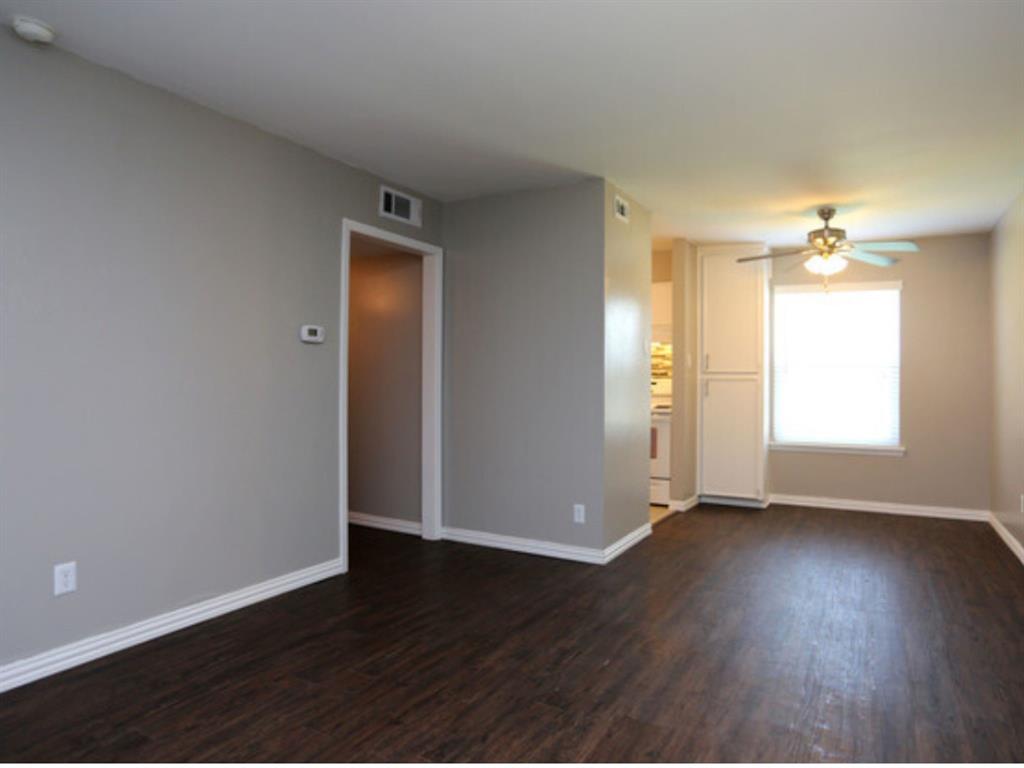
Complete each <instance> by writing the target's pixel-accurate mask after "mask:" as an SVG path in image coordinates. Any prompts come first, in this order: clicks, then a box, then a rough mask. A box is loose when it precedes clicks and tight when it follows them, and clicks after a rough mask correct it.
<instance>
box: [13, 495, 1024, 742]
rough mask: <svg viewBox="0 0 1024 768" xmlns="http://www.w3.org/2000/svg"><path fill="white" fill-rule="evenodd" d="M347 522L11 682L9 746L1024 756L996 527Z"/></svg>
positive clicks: (1019, 687) (1011, 611)
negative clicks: (521, 542) (521, 531)
mask: <svg viewBox="0 0 1024 768" xmlns="http://www.w3.org/2000/svg"><path fill="white" fill-rule="evenodd" d="M351 538H352V550H351V558H352V571H351V573H350V574H349V575H348V576H342V577H338V578H334V579H331V580H328V581H325V582H322V583H320V584H316V585H313V586H311V587H308V588H306V589H303V590H299V591H297V592H293V593H290V594H288V595H283V596H281V597H278V598H275V599H273V600H270V601H267V602H265V603H261V604H259V605H256V606H252V607H250V608H247V609H244V610H242V611H238V612H235V613H233V614H230V615H227V616H224V617H221V618H219V619H216V620H213V621H210V622H207V623H205V624H202V625H199V626H197V627H193V628H190V629H188V630H184V631H182V632H179V633H176V634H174V635H171V636H168V637H166V638H162V639H159V640H155V641H153V642H150V643H147V644H145V645H142V646H139V647H136V648H133V649H130V650H127V651H124V652H122V653H119V654H117V655H115V656H112V657H108V658H106V659H101V660H99V661H96V662H93V663H91V664H89V665H87V666H84V667H80V668H78V669H75V670H71V671H68V672H65V673H63V674H61V675H58V676H56V677H53V678H49V679H47V680H43V681H39V682H37V683H35V684H32V685H30V686H26V687H24V688H21V689H17V690H15V691H11V692H8V693H6V694H3V695H2V696H0V758H2V759H3V760H6V761H15V760H16V761H32V760H50V761H74V760H92V761H119V760H133V761H148V760H161V761H183V760H213V761H238V760H249V761H264V760H275V761H289V760H291V761H313V760H315V761H352V760H365V761H379V760H389V761H406V760H409V761H421V760H435V761H465V760H481V761H491V760H513V761H514V760H543V761H549V760H551V761H567V760H589V761H637V760H653V761H657V760H673V761H703V760H717V761H734V760H744V761H769V760H770V761H812V760H813V761H822V760H857V761H859V760H870V761H906V760H912V761H946V760H953V761H961V760H967V761H979V760H980V761H1006V760H1014V761H1021V760H1024V567H1022V566H1021V564H1020V562H1018V561H1017V560H1016V559H1015V558H1014V557H1013V555H1012V554H1011V553H1010V552H1009V550H1008V549H1007V548H1006V547H1005V546H1004V545H1003V544H1002V542H1000V541H999V539H998V538H997V537H996V534H995V533H994V532H993V531H992V530H991V529H990V528H989V527H988V526H987V525H985V524H982V523H968V522H960V521H946V520H926V519H920V518H910V517H894V516H888V515H872V514H863V513H852V512H840V511H830V510H809V509H797V508H789V507H781V506H775V507H772V508H770V509H768V510H765V511H750V510H739V509H732V508H727V507H699V508H697V509H695V510H691V511H689V512H686V513H682V514H677V515H674V516H672V517H671V518H669V519H667V520H665V521H664V522H662V523H661V524H659V525H658V526H657V527H656V528H655V531H654V535H653V536H652V537H651V538H649V539H647V540H645V541H644V542H642V543H641V544H639V545H638V546H636V547H635V548H633V549H632V550H630V551H629V552H627V553H625V554H624V555H622V556H621V557H620V558H619V559H618V560H616V561H614V562H613V563H611V564H610V565H608V566H605V567H601V566H589V565H582V564H575V563H570V562H564V561H559V560H553V559H546V558H541V557H533V556H529V555H521V554H515V553H510V552H501V551H497V550H489V549H483V548H479V547H473V546H469V545H462V544H453V543H450V542H436V543H426V542H423V541H421V540H419V539H416V538H414V537H411V536H403V535H400V534H392V533H386V532H382V531H374V530H368V529H357V528H353V529H352V537H351Z"/></svg>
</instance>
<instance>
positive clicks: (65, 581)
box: [53, 562, 78, 595]
mask: <svg viewBox="0 0 1024 768" xmlns="http://www.w3.org/2000/svg"><path fill="white" fill-rule="evenodd" d="M76 589H78V563H75V562H70V563H58V564H57V565H55V566H53V594H55V595H63V594H66V593H68V592H74V591H75V590H76Z"/></svg>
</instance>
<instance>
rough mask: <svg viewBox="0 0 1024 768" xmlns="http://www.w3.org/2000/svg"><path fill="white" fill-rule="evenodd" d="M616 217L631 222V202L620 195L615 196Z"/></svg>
mask: <svg viewBox="0 0 1024 768" xmlns="http://www.w3.org/2000/svg"><path fill="white" fill-rule="evenodd" d="M615 218H616V219H618V220H619V221H624V222H626V223H627V224H628V223H629V203H627V202H626V201H625V200H623V199H622V198H621V197H619V196H618V195H616V196H615Z"/></svg>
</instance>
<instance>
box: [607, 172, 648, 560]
mask: <svg viewBox="0 0 1024 768" xmlns="http://www.w3.org/2000/svg"><path fill="white" fill-rule="evenodd" d="M616 194H618V195H620V196H621V197H623V198H625V199H626V200H627V202H629V209H630V216H629V222H624V221H622V220H621V219H617V218H616V217H615V216H614V215H613V206H612V201H613V199H614V196H615V195H616ZM604 211H605V218H604V222H605V229H604V232H605V238H604V239H605V245H604V303H605V307H604V466H605V472H604V546H607V545H609V544H611V543H613V542H615V541H618V540H619V539H621V538H622V537H623V536H625V535H626V534H628V533H630V532H632V531H634V530H636V529H637V528H638V527H640V526H641V525H643V524H644V523H647V522H649V521H650V512H649V509H650V507H649V498H650V476H651V460H650V456H651V454H650V445H651V443H650V440H651V437H650V429H651V355H650V347H649V343H650V340H651V222H650V215H649V214H648V212H647V211H646V210H645V209H644V208H642V207H641V206H640V204H639V203H637V202H636V201H635V200H632V199H631V198H630V197H629V196H628V195H626V194H625V193H624V192H623V191H622V190H620V189H617V188H616V187H614V186H612V185H611V184H607V183H606V184H605V195H604Z"/></svg>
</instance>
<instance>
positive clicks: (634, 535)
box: [601, 523, 654, 565]
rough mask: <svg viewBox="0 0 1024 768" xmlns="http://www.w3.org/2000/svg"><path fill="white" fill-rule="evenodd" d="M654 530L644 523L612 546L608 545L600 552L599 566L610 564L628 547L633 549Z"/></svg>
mask: <svg viewBox="0 0 1024 768" xmlns="http://www.w3.org/2000/svg"><path fill="white" fill-rule="evenodd" d="M653 530H654V528H653V526H652V525H651V524H650V523H644V524H643V525H641V526H640V527H639V528H637V529H636V530H633V531H630V532H629V533H627V534H626V535H625V536H623V537H622V538H621V539H619V540H618V541H616V542H615V543H614V544H609V545H608V546H607V547H605V548H604V550H603V551H602V552H601V557H602V559H601V564H602V565H604V564H606V563H610V562H611V561H612V560H614V559H615V558H616V557H618V556H619V555H621V554H622V553H623V552H625V551H626V550H627V549H629V548H630V547H634V546H636V545H637V544H639V543H640V542H641V541H643V540H644V539H646V538H647V537H648V536H650V535H651V533H652V532H653Z"/></svg>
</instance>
